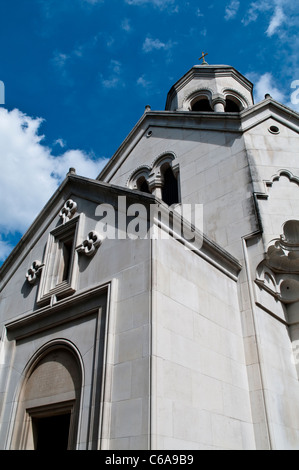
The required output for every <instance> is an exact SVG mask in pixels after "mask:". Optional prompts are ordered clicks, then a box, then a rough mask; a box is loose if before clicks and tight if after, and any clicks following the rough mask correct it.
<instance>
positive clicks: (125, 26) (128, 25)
mask: <svg viewBox="0 0 299 470" xmlns="http://www.w3.org/2000/svg"><path fill="white" fill-rule="evenodd" d="M121 28H122V29H123V30H124V31H126V32H127V33H129V32H130V31H131V29H132V27H131V23H130V20H129V19H128V18H125V19H124V20H123V21H122V23H121Z"/></svg>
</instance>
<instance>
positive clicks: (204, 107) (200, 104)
mask: <svg viewBox="0 0 299 470" xmlns="http://www.w3.org/2000/svg"><path fill="white" fill-rule="evenodd" d="M192 111H210V112H211V111H213V110H212V108H211V105H210V102H209V100H208V99H207V98H203V99H200V100H198V101H196V102H195V103H194V104H193V105H192Z"/></svg>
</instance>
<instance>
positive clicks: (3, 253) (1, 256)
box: [0, 238, 13, 261]
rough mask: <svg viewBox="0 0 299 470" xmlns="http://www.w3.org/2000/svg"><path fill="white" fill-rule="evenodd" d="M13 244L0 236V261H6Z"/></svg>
mask: <svg viewBox="0 0 299 470" xmlns="http://www.w3.org/2000/svg"><path fill="white" fill-rule="evenodd" d="M12 249H13V246H12V245H11V244H10V243H8V242H6V241H4V240H1V238H0V261H4V260H5V259H6V258H7V256H8V255H9V253H10V252H11V251H12Z"/></svg>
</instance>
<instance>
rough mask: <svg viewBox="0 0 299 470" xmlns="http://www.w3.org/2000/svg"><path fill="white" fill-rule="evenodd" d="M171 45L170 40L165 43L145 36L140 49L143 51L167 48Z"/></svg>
mask: <svg viewBox="0 0 299 470" xmlns="http://www.w3.org/2000/svg"><path fill="white" fill-rule="evenodd" d="M172 46H173V43H172V42H171V41H168V42H167V43H165V42H162V41H160V39H152V38H149V37H147V38H145V41H144V43H143V46H142V50H143V51H144V52H151V51H153V50H160V49H163V50H169V49H171V48H172Z"/></svg>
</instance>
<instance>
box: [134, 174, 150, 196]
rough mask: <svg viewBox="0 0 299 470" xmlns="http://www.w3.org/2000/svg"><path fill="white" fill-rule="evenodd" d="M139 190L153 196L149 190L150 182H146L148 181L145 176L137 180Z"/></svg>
mask: <svg viewBox="0 0 299 470" xmlns="http://www.w3.org/2000/svg"><path fill="white" fill-rule="evenodd" d="M137 189H138V190H139V191H142V192H143V193H148V194H151V192H150V189H149V185H148V182H147V181H146V179H145V177H144V176H141V177H140V178H139V179H138V180H137Z"/></svg>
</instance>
